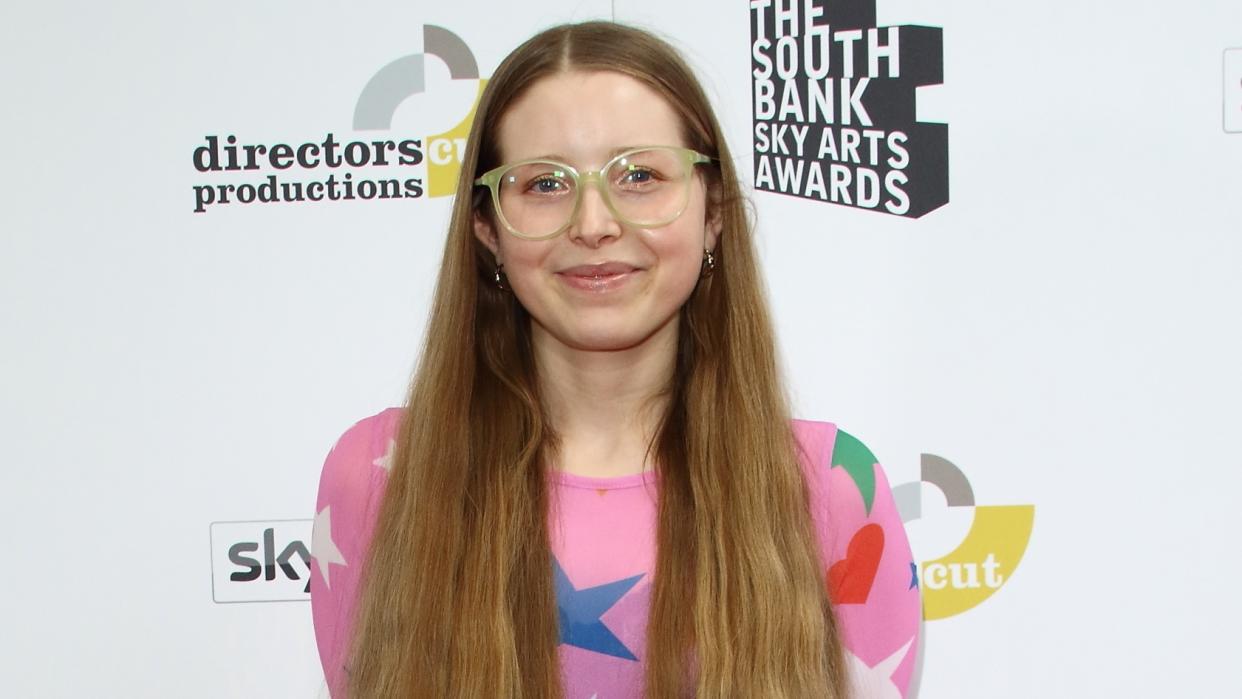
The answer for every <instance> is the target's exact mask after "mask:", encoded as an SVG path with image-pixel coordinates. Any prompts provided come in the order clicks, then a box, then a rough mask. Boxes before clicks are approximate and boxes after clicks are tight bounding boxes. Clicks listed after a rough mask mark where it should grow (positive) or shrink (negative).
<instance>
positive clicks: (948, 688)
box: [0, 0, 1242, 699]
mask: <svg viewBox="0 0 1242 699" xmlns="http://www.w3.org/2000/svg"><path fill="white" fill-rule="evenodd" d="M585 19H615V20H617V21H622V22H627V23H633V24H636V25H639V26H642V27H646V28H649V29H653V30H655V31H657V32H659V33H661V34H662V35H664V36H666V37H667V38H668V39H669V40H670V41H672V42H673V43H674V44H676V45H677V46H678V47H679V48H680V49H682V50H683V51H684V52H685V54H686V56H687V57H688V59H689V60H690V61H691V63H692V64H693V65H694V66H695V67H696V69H697V70H698V71H699V72H700V75H701V77H702V79H703V81H704V84H705V86H706V87H707V89H708V92H709V94H710V95H711V97H712V99H713V100H714V102H715V104H716V106H717V109H718V111H719V114H720V117H721V119H722V121H723V124H724V127H725V129H726V131H727V135H728V138H729V140H730V146H731V148H732V149H733V153H734V155H735V157H736V159H737V166H738V170H739V172H741V173H743V175H744V176H745V177H746V184H747V185H748V186H750V197H751V202H752V204H753V211H754V214H755V220H756V236H757V241H758V245H759V248H760V250H761V253H762V258H763V263H764V266H765V269H766V272H767V284H768V287H769V292H770V300H771V303H772V305H773V310H774V316H775V320H776V323H777V330H778V335H779V338H780V342H781V347H782V358H781V359H782V363H783V368H784V371H785V373H786V376H787V379H788V384H789V388H790V393H791V398H792V400H793V404H794V407H795V412H796V414H797V415H798V416H800V417H805V418H812V419H819V420H828V421H832V422H836V423H837V424H839V425H840V426H841V427H842V428H843V429H846V430H847V431H849V432H850V433H851V434H854V435H856V436H858V437H859V438H860V439H862V440H863V441H864V442H865V443H867V444H868V446H870V447H871V449H872V450H873V451H874V452H875V453H876V455H877V457H878V458H879V459H880V461H881V463H882V464H883V465H884V467H885V469H886V471H887V474H888V479H889V481H890V482H891V483H892V484H893V485H894V493H895V496H896V499H897V503H898V507H899V509H900V511H901V513H902V515H903V518H904V519H905V520H906V523H907V527H908V530H909V533H910V537H911V542H912V545H913V548H914V551H915V558H916V560H917V561H918V571H917V581H918V584H919V586H920V588H921V592H922V595H923V600H924V618H925V624H924V633H923V636H922V643H921V645H920V646H919V647H917V648H914V649H910V650H909V651H908V652H909V653H913V654H914V655H915V660H914V663H915V668H916V669H915V675H914V678H915V679H914V685H915V687H916V690H915V691H914V692H912V693H913V694H916V695H917V696H918V697H921V698H922V699H959V698H987V699H993V698H996V697H1122V696H1124V697H1169V696H1193V697H1237V696H1242V680H1239V679H1238V678H1237V677H1236V676H1235V675H1236V673H1231V672H1229V671H1227V668H1228V667H1231V666H1232V662H1233V660H1234V659H1235V656H1236V655H1237V654H1238V653H1239V652H1240V651H1242V642H1240V641H1239V640H1238V638H1237V635H1236V633H1237V629H1238V628H1242V602H1240V601H1239V598H1240V596H1239V594H1238V593H1237V590H1236V583H1237V581H1238V580H1239V579H1242V563H1239V556H1238V546H1239V545H1238V543H1237V538H1236V537H1237V535H1238V533H1239V524H1238V520H1237V516H1236V514H1235V512H1236V509H1235V505H1236V502H1235V501H1236V499H1237V493H1238V491H1239V489H1240V488H1242V476H1240V475H1239V473H1240V468H1242V457H1240V456H1239V451H1238V448H1237V441H1238V435H1239V434H1240V431H1239V429H1240V428H1239V427H1238V425H1239V423H1240V422H1242V368H1239V357H1242V321H1240V320H1239V318H1240V316H1242V308H1240V307H1242V241H1240V239H1239V236H1240V235H1242V4H1239V3H1237V2H1226V1H1224V0H1213V1H1212V2H1202V3H1193V4H1191V5H1178V6H1173V5H1169V4H1167V3H1156V2H1147V1H1140V2H1122V1H1121V0H1101V1H1100V2H1093V3H1087V4H1077V5H1072V6H1071V5H1067V6H1065V7H1063V8H1062V7H1050V6H1048V5H1046V4H1040V3H1018V4H1013V3H1002V4H995V3H992V4H989V3H978V2H965V1H962V0H944V1H943V2H933V3H927V2H911V1H909V0H753V1H751V2H745V1H738V2H730V3H721V2H687V3H668V2H657V1H648V0H624V1H622V0H616V1H615V2H594V1H584V2H578V3H574V4H562V5H555V6H554V5H546V4H540V3H535V4H524V3H518V4H514V3H485V2H478V1H475V0H461V1H459V2H452V3H405V4H394V3H358V4H353V5H349V6H348V7H346V6H335V5H313V4H312V5H309V6H308V5H306V4H293V3H262V4H258V5H255V4H253V3H248V4H243V3H225V4H223V5H222V4H219V3H215V4H209V3H201V2H190V3H171V4H170V3H155V2H136V3H126V4H122V5H117V6H109V5H107V4H101V5H90V4H85V3H77V4H70V3H64V2H51V3H41V4H26V5H22V6H12V7H6V8H5V9H4V10H0V20H2V21H0V34H2V35H3V39H4V40H3V43H2V44H0V45H2V46H3V49H0V51H3V53H4V57H5V60H4V61H3V62H0V76H2V78H3V86H4V88H5V89H4V94H5V108H4V109H3V111H2V112H0V124H3V126H4V131H5V133H6V134H7V138H6V147H5V149H4V150H5V156H4V158H3V162H4V167H3V169H2V171H0V178H3V187H2V188H0V191H2V192H3V194H2V195H0V196H2V197H3V206H2V207H0V223H2V231H0V313H2V315H0V317H2V318H3V321H4V338H5V340H4V350H3V362H2V363H0V380H2V382H3V383H2V388H3V390H2V391H0V394H2V396H3V397H2V398H0V424H2V425H3V427H2V428H0V429H3V442H4V446H5V448H6V452H7V455H8V459H7V463H6V464H5V465H4V468H3V469H2V473H3V476H0V478H2V481H0V482H2V483H3V490H4V493H5V495H6V496H7V497H6V498H5V505H4V507H3V508H2V509H0V512H2V513H3V514H0V525H2V526H3V530H4V542H5V543H4V550H5V552H6V553H5V556H4V559H5V561H6V562H7V565H6V566H5V568H4V571H5V572H4V574H3V575H2V576H0V580H2V581H3V582H2V583H0V584H2V585H3V595H0V598H2V599H3V605H4V608H3V612H4V613H3V618H4V619H5V622H6V632H5V637H6V639H7V642H6V643H5V644H4V645H5V648H6V652H5V653H4V654H3V655H4V660H3V661H2V662H3V665H4V669H5V676H6V681H5V685H6V687H7V689H6V692H5V693H6V695H10V696H15V697H16V696H21V697H85V696H91V697H172V696H176V697H324V696H327V690H326V688H325V686H324V682H323V675H322V672H321V669H320V667H319V661H318V657H317V655H316V651H315V646H314V638H313V633H312V627H311V615H310V606H309V604H308V594H307V589H308V581H309V574H310V570H311V567H312V566H319V567H321V568H325V569H327V568H329V567H330V566H335V565H343V564H347V563H348V562H345V561H341V560H339V558H340V557H339V555H334V554H333V552H334V551H335V548H334V547H333V545H332V542H331V539H330V527H328V526H326V523H325V520H326V519H327V517H326V514H325V513H317V512H315V511H314V503H315V492H316V488H317V485H318V477H319V469H320V467H321V465H322V463H323V459H324V457H325V455H326V454H327V452H328V450H329V449H330V448H331V447H332V445H333V443H334V442H335V441H336V439H337V437H338V436H339V435H340V434H341V433H342V432H343V431H344V430H345V429H346V428H347V427H349V426H350V425H351V424H353V423H354V422H355V421H357V420H359V419H361V418H362V417H365V416H367V415H371V414H374V413H376V412H379V411H380V410H382V409H383V408H386V407H388V406H393V405H399V404H400V403H401V401H402V400H403V396H404V389H405V386H406V383H407V380H408V378H409V375H410V373H411V371H412V370H413V367H414V362H415V360H416V358H417V353H418V351H419V348H420V343H421V341H422V333H423V325H424V320H425V317H426V313H427V308H428V303H429V296H430V293H431V288H432V285H433V282H434V279H435V274H436V270H437V267H438V264H439V257H440V253H441V250H442V245H443V236H444V232H445V228H446V224H447V221H448V212H449V207H450V204H451V199H452V192H453V189H454V184H455V182H456V178H457V177H458V172H459V161H460V158H461V155H462V152H463V149H464V144H465V137H466V134H467V131H468V128H469V125H470V120H471V117H472V115H473V108H474V105H475V103H476V101H477V99H478V97H479V94H480V92H481V90H482V88H483V86H484V84H485V82H486V81H487V79H488V77H489V76H490V75H491V73H492V71H493V70H494V69H495V67H496V66H497V64H498V63H499V61H500V60H501V59H502V58H503V57H504V55H505V54H506V53H508V52H509V51H510V50H511V49H512V48H513V47H515V46H516V45H517V44H518V43H519V42H521V41H522V40H523V39H525V38H526V37H528V36H530V35H531V34H533V33H534V32H536V31H538V30H539V29H542V28H544V27H547V26H550V25H552V24H556V23H560V22H564V21H579V20H585ZM312 551H315V552H316V556H314V557H312V555H311V552H312ZM321 552H323V553H321ZM899 660H903V661H904V658H901V659H899ZM877 662H878V660H877ZM571 699H588V698H587V697H581V698H579V697H573V698H571ZM597 699H607V698H605V697H602V696H601V697H598V698H597Z"/></svg>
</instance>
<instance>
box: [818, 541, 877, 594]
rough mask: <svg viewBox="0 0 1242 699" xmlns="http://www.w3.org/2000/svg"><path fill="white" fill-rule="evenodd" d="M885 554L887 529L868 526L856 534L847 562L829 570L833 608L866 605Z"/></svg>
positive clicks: (846, 550)
mask: <svg viewBox="0 0 1242 699" xmlns="http://www.w3.org/2000/svg"><path fill="white" fill-rule="evenodd" d="M883 553H884V529H883V528H882V527H881V526H880V525H878V524H868V525H865V526H864V527H863V528H862V529H859V530H858V531H856V532H854V536H853V538H851V539H850V545H849V546H847V547H846V549H845V558H842V559H841V560H839V561H837V562H836V563H833V564H832V567H831V568H829V569H828V594H829V599H831V600H832V601H833V603H834V604H866V603H867V597H868V596H869V595H870V594H871V585H872V583H874V582H875V573H876V571H877V570H879V568H880V555H881V554H883Z"/></svg>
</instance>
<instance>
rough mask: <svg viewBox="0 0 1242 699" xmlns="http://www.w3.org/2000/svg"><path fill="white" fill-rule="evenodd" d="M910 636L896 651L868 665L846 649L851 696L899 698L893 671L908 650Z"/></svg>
mask: <svg viewBox="0 0 1242 699" xmlns="http://www.w3.org/2000/svg"><path fill="white" fill-rule="evenodd" d="M913 642H914V639H913V638H911V639H910V640H909V641H906V644H905V645H904V646H902V647H900V648H898V649H897V652H895V653H893V654H892V655H890V656H888V657H887V658H885V659H883V660H881V661H880V662H878V663H876V666H875V667H869V666H868V665H867V663H865V662H863V661H862V658H859V657H858V656H857V655H854V654H853V653H852V652H850V651H849V650H848V649H846V652H845V654H846V659H845V660H846V664H848V665H849V674H850V680H851V682H850V684H852V685H853V686H854V692H853V694H852V695H851V696H855V697H859V699H901V690H900V689H898V688H897V685H896V684H894V683H893V677H892V675H893V671H895V670H896V669H897V666H898V665H900V664H901V661H902V659H903V658H905V657H906V653H907V652H908V651H909V650H910V644H911V643H913Z"/></svg>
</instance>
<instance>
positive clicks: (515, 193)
mask: <svg viewBox="0 0 1242 699" xmlns="http://www.w3.org/2000/svg"><path fill="white" fill-rule="evenodd" d="M574 187H575V183H574V179H573V176H572V175H571V174H570V173H569V172H568V171H567V170H565V167H564V166H563V165H558V164H556V163H541V162H537V163H523V164H521V165H516V166H514V167H512V168H509V169H508V170H506V171H505V172H504V174H502V175H501V176H500V186H499V190H498V198H499V199H500V213H501V215H503V216H504V217H505V221H507V222H508V223H509V225H510V226H512V227H513V228H514V229H515V230H517V232H518V233H520V234H521V235H524V236H527V237H530V238H538V237H542V236H547V235H552V234H553V233H556V232H557V231H558V230H560V228H561V227H562V226H564V225H565V223H566V222H568V221H569V217H570V216H571V215H573V211H574V198H575V197H576V196H577V193H576V192H575V191H574Z"/></svg>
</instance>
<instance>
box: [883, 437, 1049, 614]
mask: <svg viewBox="0 0 1242 699" xmlns="http://www.w3.org/2000/svg"><path fill="white" fill-rule="evenodd" d="M921 470H922V473H921V475H920V478H921V480H919V481H915V482H913V483H903V484H901V485H899V486H896V487H894V488H893V497H894V498H895V499H896V501H897V509H898V511H900V512H901V519H902V521H904V522H910V521H913V520H916V519H919V518H921V517H922V516H923V510H922V494H923V488H924V487H925V486H926V485H931V486H934V487H935V488H936V489H938V490H939V491H940V492H941V493H942V494H943V495H944V499H945V502H946V503H947V505H948V506H949V507H950V508H968V509H967V511H969V512H971V513H972V520H971V524H970V529H969V531H968V532H967V533H966V536H965V538H963V539H962V541H961V543H960V544H958V546H957V548H955V549H954V550H953V551H951V552H950V553H948V554H946V555H944V556H941V557H940V558H937V559H935V560H931V561H924V562H923V564H922V566H921V570H920V574H919V579H920V580H921V581H922V585H923V618H924V619H927V620H928V621H933V620H936V619H944V618H946V617H951V616H955V615H957V614H961V613H962V612H966V611H969V610H971V609H973V608H975V607H977V606H979V605H980V604H982V603H983V601H984V600H986V599H987V598H989V597H991V596H992V595H993V594H995V593H996V591H997V590H999V589H1000V588H1001V587H1002V586H1004V584H1005V583H1006V582H1008V581H1009V579H1010V577H1012V576H1013V572H1014V570H1015V569H1017V567H1018V563H1019V562H1020V561H1021V560H1022V555H1023V554H1024V553H1026V544H1027V542H1028V541H1030V538H1031V528H1032V526H1033V525H1034V522H1035V506H1034V505H976V504H975V493H974V489H973V488H971V486H970V481H969V480H967V479H966V474H964V473H962V471H961V469H959V468H958V467H957V466H955V465H953V463H951V462H950V461H948V460H946V459H943V458H941V457H939V456H936V455H934V454H923V455H922V464H921Z"/></svg>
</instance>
